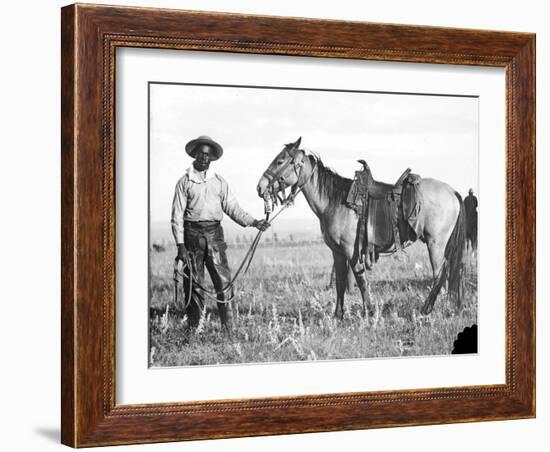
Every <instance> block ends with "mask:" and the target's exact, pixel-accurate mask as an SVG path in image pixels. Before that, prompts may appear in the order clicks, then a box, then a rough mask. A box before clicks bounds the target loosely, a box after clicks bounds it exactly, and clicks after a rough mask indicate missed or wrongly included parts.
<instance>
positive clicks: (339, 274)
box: [333, 253, 347, 320]
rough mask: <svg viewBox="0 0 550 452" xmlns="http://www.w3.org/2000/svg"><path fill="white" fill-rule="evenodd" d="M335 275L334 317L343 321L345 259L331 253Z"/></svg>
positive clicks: (345, 278) (345, 279)
mask: <svg viewBox="0 0 550 452" xmlns="http://www.w3.org/2000/svg"><path fill="white" fill-rule="evenodd" d="M333 256H334V270H335V273H336V309H335V310H334V317H336V318H337V319H340V320H343V319H344V295H345V293H346V285H347V284H346V283H347V259H346V257H345V256H344V255H343V254H338V253H333Z"/></svg>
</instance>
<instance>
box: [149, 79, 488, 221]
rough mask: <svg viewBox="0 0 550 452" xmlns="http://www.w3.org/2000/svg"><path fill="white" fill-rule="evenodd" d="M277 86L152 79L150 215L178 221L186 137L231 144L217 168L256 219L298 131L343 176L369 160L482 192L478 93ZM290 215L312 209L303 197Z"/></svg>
mask: <svg viewBox="0 0 550 452" xmlns="http://www.w3.org/2000/svg"><path fill="white" fill-rule="evenodd" d="M276 88H277V87H270V88H252V87H222V86H205V85H184V84H160V83H152V84H150V110H149V119H150V121H149V127H150V130H149V132H150V147H149V158H150V165H149V172H150V206H149V209H150V218H151V222H165V221H167V222H169V221H170V211H171V204H172V198H173V193H174V187H175V184H176V182H177V181H178V179H179V178H180V177H181V176H182V175H183V174H184V172H185V170H186V168H188V167H189V166H190V165H191V163H192V159H191V158H190V157H189V156H188V155H187V154H186V153H185V144H186V143H187V142H188V141H190V140H192V139H194V138H196V137H198V136H199V135H208V136H210V137H211V138H213V139H214V140H215V141H217V142H218V143H220V144H221V145H222V146H223V148H224V155H223V157H222V158H221V159H220V160H218V161H215V162H213V163H212V164H211V170H212V171H214V172H217V173H219V174H220V175H221V176H223V177H224V178H225V179H226V180H227V182H228V184H229V187H230V189H231V190H232V191H233V193H234V194H235V195H236V197H237V199H238V201H239V203H240V205H241V206H242V207H243V208H245V209H246V210H248V211H249V212H250V213H251V214H252V215H253V216H255V217H257V218H261V217H263V202H262V200H261V199H260V198H258V196H257V194H256V184H257V183H258V180H259V178H260V176H261V174H262V173H263V171H264V170H265V169H266V168H267V166H268V165H269V164H270V163H271V161H272V160H273V158H274V157H275V155H276V154H277V153H279V152H280V151H281V150H282V148H283V146H284V144H285V143H289V142H293V141H295V140H296V139H297V138H298V137H300V136H301V137H302V145H301V147H302V148H304V149H308V150H310V151H313V152H315V153H317V154H319V155H320V157H321V159H322V161H323V162H324V163H325V165H327V166H330V167H331V168H333V169H334V170H336V171H337V172H338V173H339V174H341V175H342V176H346V177H350V178H351V177H353V174H354V171H355V170H357V169H359V166H360V165H359V164H358V163H357V160H358V159H364V160H366V161H367V162H368V164H369V166H370V168H371V171H372V173H373V176H374V177H375V179H377V180H381V181H384V182H395V180H397V178H398V177H399V176H400V175H401V173H402V172H403V170H404V169H405V168H407V167H409V168H411V169H412V171H413V172H414V173H417V174H420V175H421V176H423V177H433V178H436V179H439V180H441V181H443V182H446V183H448V184H449V185H451V186H452V187H453V188H454V189H455V190H457V191H458V192H460V193H461V194H462V195H463V196H465V195H466V194H467V191H468V189H469V188H473V189H474V192H476V193H477V192H478V183H479V177H478V176H479V174H478V172H479V171H478V153H479V130H478V127H479V116H478V99H477V98H475V97H453V96H430V95H418V94H388V93H366V92H360V93H357V92H342V91H338V92H331V91H314V90H296V89H276ZM284 215H285V218H286V219H289V220H292V219H295V220H298V219H311V218H312V217H313V213H312V212H311V210H310V209H309V207H308V206H307V203H306V202H305V200H304V199H303V196H300V197H299V199H298V200H297V202H296V205H295V206H294V207H293V208H292V209H288V210H287V211H286V212H285V214H284Z"/></svg>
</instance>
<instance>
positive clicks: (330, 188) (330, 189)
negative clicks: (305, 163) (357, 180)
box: [310, 153, 352, 204]
mask: <svg viewBox="0 0 550 452" xmlns="http://www.w3.org/2000/svg"><path fill="white" fill-rule="evenodd" d="M310 158H312V159H314V160H315V162H316V165H317V178H318V187H319V193H320V194H322V195H324V196H326V197H327V198H328V199H329V201H330V202H332V203H336V204H343V203H344V202H345V201H346V197H347V196H348V192H349V189H350V187H351V183H352V180H351V179H348V178H347V177H342V176H340V175H339V174H338V173H337V172H336V171H334V170H333V169H332V168H329V167H328V166H325V164H324V163H323V161H322V160H321V157H319V155H318V154H311V153H310Z"/></svg>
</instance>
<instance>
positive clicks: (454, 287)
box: [421, 192, 466, 315]
mask: <svg viewBox="0 0 550 452" xmlns="http://www.w3.org/2000/svg"><path fill="white" fill-rule="evenodd" d="M455 196H456V197H457V199H458V204H459V206H460V208H459V212H458V218H457V219H456V223H455V226H454V228H453V232H452V233H451V236H450V237H449V240H448V242H447V245H445V259H444V260H443V265H442V266H441V269H440V270H439V274H438V275H437V278H436V280H435V283H434V285H433V287H432V289H431V290H430V293H429V294H428V298H427V299H426V301H425V302H424V306H422V309H421V312H422V314H424V315H426V314H429V313H430V312H432V309H433V307H434V303H435V300H436V298H437V296H438V295H439V292H440V290H441V287H442V286H443V283H444V282H445V281H447V280H448V282H449V294H454V295H455V296H456V299H457V304H458V305H459V306H460V304H461V303H462V293H461V292H462V290H461V289H462V287H461V286H462V273H463V268H462V258H463V254H464V247H465V246H466V215H465V212H464V203H463V202H462V197H461V196H460V194H459V193H457V192H455Z"/></svg>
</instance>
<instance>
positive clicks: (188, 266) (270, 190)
mask: <svg viewBox="0 0 550 452" xmlns="http://www.w3.org/2000/svg"><path fill="white" fill-rule="evenodd" d="M286 152H287V153H288V154H289V156H290V153H289V152H288V151H286ZM302 152H303V151H302ZM304 156H305V153H304ZM314 161H315V165H314V166H313V167H312V170H311V174H310V175H309V177H308V178H307V180H306V181H305V182H303V183H302V184H301V185H298V183H299V181H300V175H301V173H302V168H303V165H304V162H303V159H302V160H301V161H300V162H296V159H295V157H293V158H292V159H289V161H288V162H286V163H285V164H284V165H283V166H282V167H281V168H279V171H277V172H276V173H273V172H272V171H270V170H269V169H268V170H266V171H265V172H264V174H263V175H264V176H265V177H266V178H267V179H268V180H269V181H270V182H269V185H268V186H267V188H266V192H265V194H264V212H265V219H264V221H265V222H267V223H268V224H269V225H270V226H271V225H272V224H273V222H274V221H275V219H276V218H277V217H278V216H279V215H280V214H281V213H282V212H283V211H284V210H285V209H287V208H288V207H291V206H292V205H293V204H294V200H295V199H296V196H298V194H299V193H300V192H301V191H302V190H303V188H304V186H305V185H306V184H307V183H308V182H309V181H310V180H311V178H312V177H313V173H314V171H315V168H316V167H317V160H314ZM290 164H293V165H294V170H295V172H296V174H297V176H298V179H297V181H296V184H294V185H292V188H291V192H290V194H289V195H288V197H287V196H286V193H285V190H286V188H287V187H288V185H287V184H286V183H285V182H284V178H283V177H282V173H283V172H284V171H285V170H286V168H288V166H289V165H290ZM298 169H299V171H298ZM274 181H277V182H278V183H279V190H278V191H281V192H282V193H283V195H282V197H279V193H278V191H277V192H275V188H274V183H273V182H274ZM278 203H280V205H281V208H280V209H279V211H278V212H277V213H276V214H275V215H273V217H272V218H271V219H270V216H271V214H272V213H273V208H274V206H276V205H277V204H278ZM264 232H265V231H264V230H261V229H260V230H259V231H258V233H257V234H256V237H254V240H253V241H252V243H251V244H250V247H249V248H248V251H247V252H246V254H245V256H244V258H243V260H242V261H241V264H240V265H239V268H238V269H237V271H236V272H235V274H234V275H233V278H231V280H230V281H229V282H228V283H227V285H226V286H225V287H224V288H222V289H220V290H210V289H208V288H206V287H204V286H203V285H202V284H201V283H200V282H199V281H198V280H197V278H196V277H195V275H194V273H195V272H194V268H193V267H194V265H193V259H192V258H191V257H190V256H186V257H185V259H184V260H183V261H182V262H183V266H182V269H181V270H180V269H179V268H178V262H179V261H180V259H178V258H176V259H175V260H174V283H175V288H174V293H175V295H174V297H175V301H176V304H177V283H178V278H179V277H181V278H182V279H183V281H185V279H186V278H187V279H188V280H189V289H188V293H187V299H186V301H185V305H184V311H185V310H186V309H187V307H188V306H189V304H190V303H191V294H192V289H193V285H195V286H196V287H197V288H198V289H199V290H201V291H202V292H203V293H204V295H206V296H207V297H208V298H210V299H213V300H215V301H217V302H218V303H223V304H227V303H230V302H231V301H232V300H233V298H234V297H235V293H234V291H232V290H231V289H233V287H234V285H235V281H236V280H237V278H238V277H239V275H240V274H241V272H242V271H243V269H244V274H246V273H247V272H248V269H249V268H250V264H251V263H252V259H253V258H254V255H255V253H256V249H257V248H258V244H259V243H260V240H261V237H262V234H263V233H264ZM245 265H246V268H245ZM186 270H187V272H188V275H186V274H185V271H186ZM230 290H231V296H230V297H229V298H228V299H227V300H219V299H218V298H217V296H219V295H224V296H225V294H226V292H228V291H230Z"/></svg>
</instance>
